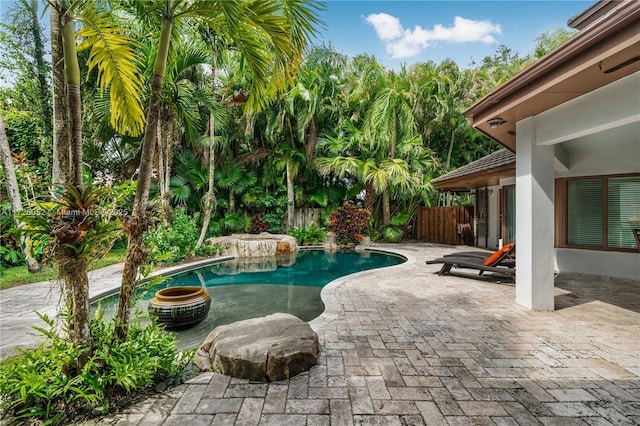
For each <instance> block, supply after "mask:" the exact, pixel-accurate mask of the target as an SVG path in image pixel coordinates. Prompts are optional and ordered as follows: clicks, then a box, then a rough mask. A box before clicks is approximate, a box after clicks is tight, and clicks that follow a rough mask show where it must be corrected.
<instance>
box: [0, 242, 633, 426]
mask: <svg viewBox="0 0 640 426" xmlns="http://www.w3.org/2000/svg"><path fill="white" fill-rule="evenodd" d="M380 247H389V248H391V249H393V250H394V251H397V252H400V253H402V254H404V255H405V256H407V257H408V258H409V261H408V262H407V263H405V264H403V265H399V266H395V267H391V268H387V269H383V270H379V271H369V272H364V273H362V274H358V275H356V276H351V277H347V278H345V279H342V280H338V281H336V282H334V283H332V284H331V285H330V286H328V287H326V288H325V290H324V291H323V299H324V300H325V303H326V305H327V311H325V314H324V315H323V316H321V317H320V318H318V319H316V320H314V321H312V326H313V327H314V329H316V331H317V333H318V336H319V338H320V342H321V353H320V365H318V366H316V367H314V368H312V369H311V370H310V371H309V372H307V373H303V374H300V375H298V376H296V377H294V378H292V379H290V380H285V381H281V382H273V383H268V384H265V383H253V382H249V381H247V380H240V379H233V378H230V377H226V376H222V375H218V374H212V373H204V374H201V375H199V376H198V377H196V378H194V379H192V380H191V381H189V382H188V383H186V384H184V385H181V386H178V387H175V388H172V389H170V390H168V391H166V392H164V393H161V394H158V395H157V396H155V397H153V398H150V399H147V400H145V401H142V402H140V403H138V404H137V405H134V406H132V407H130V408H127V409H126V410H124V411H123V412H122V413H118V414H115V415H112V416H110V417H107V418H103V419H100V420H94V421H89V422H86V423H84V424H86V425H94V424H118V425H185V424H189V425H194V426H195V425H226V424H235V425H258V424H259V425H276V426H282V425H296V426H297V425H305V424H307V425H422V424H425V425H536V424H543V425H609V424H624V425H631V424H640V281H629V280H626V281H625V280H616V279H608V278H597V277H587V276H582V277H581V276H563V275H560V276H558V277H557V278H556V290H555V292H556V297H555V301H556V311H555V312H532V311H528V310H527V309H525V308H523V307H521V306H518V305H516V304H515V302H514V301H515V294H514V292H515V287H514V285H513V284H512V283H508V282H497V281H496V280H498V279H500V278H497V279H494V280H487V281H480V280H475V279H468V278H461V277H457V276H445V277H440V276H438V275H437V274H435V273H434V272H436V271H437V270H438V269H439V268H440V265H425V260H427V259H431V258H433V257H439V256H440V255H442V254H445V253H449V252H451V251H453V250H454V248H451V247H449V248H447V247H432V246H430V245H428V244H419V243H418V244H402V245H392V246H380ZM639 261H640V257H639ZM470 273H472V272H470ZM5 291H9V290H4V291H3V292H0V298H1V300H2V320H3V322H4V320H5V307H6V306H7V305H9V303H8V300H7V298H6V297H4V296H5V294H4V292H5ZM4 338H5V331H3V335H2V345H3V346H5V339H4ZM4 349H5V348H3V350H4Z"/></svg>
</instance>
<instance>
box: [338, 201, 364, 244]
mask: <svg viewBox="0 0 640 426" xmlns="http://www.w3.org/2000/svg"><path fill="white" fill-rule="evenodd" d="M370 217H371V213H370V212H369V210H366V209H362V208H357V207H356V206H354V205H353V204H350V203H348V202H345V203H344V204H343V205H342V207H339V208H337V209H336V210H334V211H333V212H332V213H331V216H329V231H331V232H333V233H334V234H335V236H336V242H337V243H338V244H340V245H346V244H351V243H353V244H357V243H359V242H360V241H362V240H363V239H364V236H365V235H366V234H367V230H368V228H369V218H370Z"/></svg>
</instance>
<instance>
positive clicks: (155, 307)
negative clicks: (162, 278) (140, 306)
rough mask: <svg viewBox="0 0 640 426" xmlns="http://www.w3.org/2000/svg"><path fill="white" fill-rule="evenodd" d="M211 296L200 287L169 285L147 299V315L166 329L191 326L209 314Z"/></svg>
mask: <svg viewBox="0 0 640 426" xmlns="http://www.w3.org/2000/svg"><path fill="white" fill-rule="evenodd" d="M210 306H211V297H209V293H207V292H206V291H205V289H204V288H202V287H169V288H164V289H162V290H159V291H157V292H156V294H155V296H154V297H153V299H151V300H150V301H149V315H151V316H152V317H155V318H156V319H157V321H158V322H159V323H160V324H164V325H165V326H166V328H167V329H168V330H181V329H185V328H189V327H192V326H194V325H196V324H198V323H199V322H201V321H202V320H204V319H205V318H206V317H207V315H208V314H209V307H210Z"/></svg>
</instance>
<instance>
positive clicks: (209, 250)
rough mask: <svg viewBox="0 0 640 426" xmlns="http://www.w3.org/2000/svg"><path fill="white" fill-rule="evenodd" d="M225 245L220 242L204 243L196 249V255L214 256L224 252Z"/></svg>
mask: <svg viewBox="0 0 640 426" xmlns="http://www.w3.org/2000/svg"><path fill="white" fill-rule="evenodd" d="M223 251H224V247H223V246H221V245H218V244H213V245H212V244H204V245H201V246H200V247H198V248H197V249H196V250H195V255H196V256H200V257H213V256H216V255H217V254H218V253H220V254H222V252H223Z"/></svg>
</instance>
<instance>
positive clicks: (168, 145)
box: [156, 118, 174, 225]
mask: <svg viewBox="0 0 640 426" xmlns="http://www.w3.org/2000/svg"><path fill="white" fill-rule="evenodd" d="M158 119H159V121H160V122H159V123H158V126H157V128H158V135H157V141H156V144H157V148H158V149H157V154H158V186H159V187H160V205H161V207H162V221H163V223H164V224H165V225H166V224H167V223H169V217H170V214H171V206H170V205H169V201H170V199H171V192H170V189H171V159H172V157H173V136H174V135H173V131H172V130H173V126H172V124H171V122H170V121H169V120H164V119H162V118H158Z"/></svg>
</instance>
